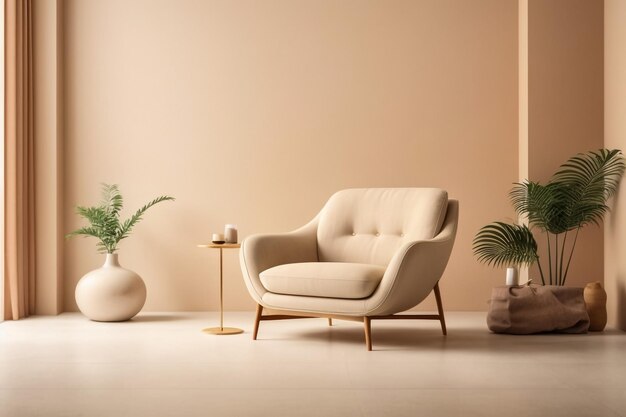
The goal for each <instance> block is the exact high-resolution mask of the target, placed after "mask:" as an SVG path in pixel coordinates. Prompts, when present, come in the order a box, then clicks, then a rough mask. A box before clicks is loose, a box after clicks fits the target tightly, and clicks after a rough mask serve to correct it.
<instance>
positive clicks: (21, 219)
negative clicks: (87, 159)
mask: <svg viewBox="0 0 626 417" xmlns="http://www.w3.org/2000/svg"><path fill="white" fill-rule="evenodd" d="M4 42H5V63H4V65H5V97H4V100H5V102H4V109H5V110H4V112H5V114H4V119H5V122H4V123H5V124H4V129H5V130H4V183H5V189H4V193H5V195H4V254H3V255H4V318H5V319H7V320H11V319H13V320H17V319H19V318H22V317H26V316H28V315H29V314H33V313H34V310H35V204H34V203H35V201H34V200H35V184H34V162H35V161H34V149H33V65H32V62H33V34H32V1H31V0H5V38H4Z"/></svg>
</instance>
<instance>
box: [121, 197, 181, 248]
mask: <svg viewBox="0 0 626 417" xmlns="http://www.w3.org/2000/svg"><path fill="white" fill-rule="evenodd" d="M168 200H172V201H173V200H174V197H170V196H167V195H164V196H160V197H157V198H155V199H154V200H152V201H150V202H149V203H148V204H146V205H145V206H143V207H142V208H140V209H139V210H137V211H136V212H135V214H133V215H132V216H131V217H130V218H129V219H128V220H126V221H124V222H123V223H121V224H120V226H119V228H118V230H117V233H116V238H117V240H118V242H119V241H120V240H122V239H125V238H126V237H128V234H129V233H130V232H131V230H132V229H133V227H135V225H136V224H137V223H139V222H140V221H141V219H142V216H143V215H144V213H145V212H146V211H147V210H148V209H149V208H150V207H152V206H154V205H155V204H158V203H160V202H162V201H168Z"/></svg>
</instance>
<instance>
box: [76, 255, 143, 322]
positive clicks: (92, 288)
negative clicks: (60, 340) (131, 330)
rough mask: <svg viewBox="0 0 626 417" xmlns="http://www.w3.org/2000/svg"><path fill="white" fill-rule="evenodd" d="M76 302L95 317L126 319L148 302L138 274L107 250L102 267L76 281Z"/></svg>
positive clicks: (83, 311)
mask: <svg viewBox="0 0 626 417" xmlns="http://www.w3.org/2000/svg"><path fill="white" fill-rule="evenodd" d="M75 294H76V304H78V308H79V309H80V311H81V312H82V313H83V314H84V315H85V316H87V317H88V318H90V319H91V320H94V321H125V320H130V319H131V318H133V317H134V316H135V315H137V313H139V311H141V309H142V308H143V305H144V303H145V302H146V284H144V282H143V280H142V279H141V277H140V276H139V275H137V274H136V273H134V272H133V271H130V270H128V269H125V268H122V267H121V266H120V264H119V262H118V259H117V253H107V257H106V260H105V262H104V265H102V268H98V269H96V270H94V271H91V272H88V273H87V274H86V275H85V276H83V277H82V278H81V279H80V281H78V285H76V293H75Z"/></svg>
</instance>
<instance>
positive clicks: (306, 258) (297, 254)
mask: <svg viewBox="0 0 626 417" xmlns="http://www.w3.org/2000/svg"><path fill="white" fill-rule="evenodd" d="M317 223H318V217H316V218H315V219H313V220H312V221H311V222H309V223H308V224H307V225H305V226H303V227H301V228H300V229H297V230H294V231H292V232H288V233H273V234H257V235H252V236H249V237H247V238H246V239H244V241H243V242H242V244H241V250H240V252H239V261H240V264H241V271H242V273H243V278H244V281H245V283H246V286H247V287H248V290H249V292H250V294H251V295H252V298H254V299H255V301H256V302H257V303H259V304H260V303H261V299H262V297H263V294H265V293H266V292H267V290H266V289H265V287H263V284H262V283H261V280H260V278H259V274H260V273H261V272H263V271H265V270H266V269H269V268H272V267H274V266H277V265H283V264H288V263H296V262H317V261H318V256H317Z"/></svg>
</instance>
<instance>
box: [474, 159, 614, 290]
mask: <svg viewBox="0 0 626 417" xmlns="http://www.w3.org/2000/svg"><path fill="white" fill-rule="evenodd" d="M624 168H625V164H624V157H623V156H622V152H621V151H620V150H618V149H613V150H609V149H600V150H598V151H590V152H587V153H584V154H578V155H576V156H574V157H572V158H570V159H569V160H568V161H567V162H565V163H564V164H563V165H561V167H560V168H559V169H558V171H557V172H556V173H555V174H554V175H553V176H552V179H551V180H550V181H549V182H548V183H547V184H545V185H542V184H540V183H538V182H534V181H529V180H525V181H524V182H521V183H516V184H515V185H514V187H513V189H512V190H511V192H510V193H509V197H510V198H511V202H512V204H513V207H514V209H515V211H516V213H517V214H518V216H520V217H525V218H526V219H527V220H528V225H529V226H530V227H528V226H526V225H515V224H507V223H502V222H495V223H491V224H489V225H487V226H485V227H483V228H481V229H480V230H479V232H478V233H477V234H476V237H475V238H474V246H473V249H474V254H475V255H476V256H477V258H478V261H479V262H485V263H486V264H487V265H492V266H505V265H506V266H508V265H516V266H531V265H533V264H534V263H535V262H536V263H537V266H538V267H539V273H540V275H541V282H542V284H544V285H545V284H546V282H548V283H549V284H551V285H552V284H555V285H565V281H566V279H567V274H568V272H569V267H570V264H571V261H572V256H573V254H574V249H575V248H576V242H577V240H578V233H579V232H580V229H581V228H582V227H584V226H586V225H588V224H590V223H593V224H596V225H599V224H600V222H601V220H602V218H603V217H604V215H605V214H606V212H608V211H609V207H608V206H607V201H608V199H609V198H611V196H613V195H614V194H615V193H616V192H617V188H618V185H619V181H620V179H621V177H622V175H623V174H624ZM534 229H538V230H539V231H541V232H543V233H544V234H545V235H546V241H547V252H548V262H547V267H548V268H547V273H546V274H547V277H546V276H545V275H544V270H543V269H542V266H541V261H540V257H539V254H538V253H537V242H536V241H535V237H534V235H533V230H534ZM572 235H573V240H571V243H570V244H569V246H568V245H567V244H568V242H569V241H570V240H568V238H569V239H571V237H572ZM566 259H567V260H566ZM546 278H548V279H546Z"/></svg>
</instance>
